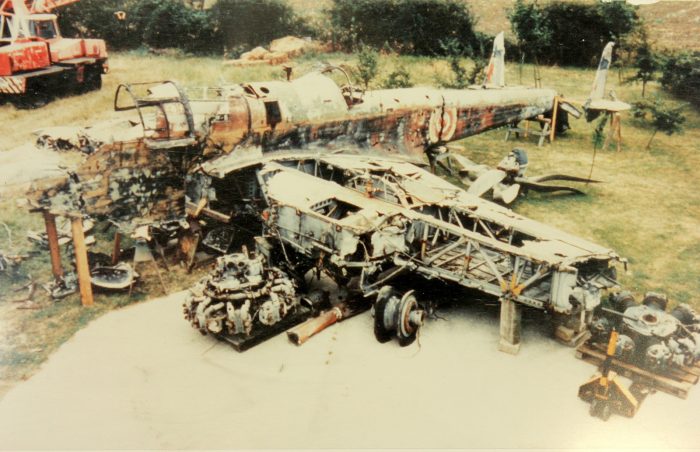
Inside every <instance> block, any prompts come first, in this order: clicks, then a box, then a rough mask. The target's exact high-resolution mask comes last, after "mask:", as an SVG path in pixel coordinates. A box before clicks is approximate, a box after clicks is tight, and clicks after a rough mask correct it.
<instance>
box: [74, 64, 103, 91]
mask: <svg viewBox="0 0 700 452" xmlns="http://www.w3.org/2000/svg"><path fill="white" fill-rule="evenodd" d="M100 89H102V67H101V66H85V72H84V73H83V83H82V85H81V86H80V89H79V91H80V92H82V93H87V92H90V91H98V90H100Z"/></svg>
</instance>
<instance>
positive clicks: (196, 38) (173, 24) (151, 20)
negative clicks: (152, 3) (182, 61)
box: [143, 0, 218, 53]
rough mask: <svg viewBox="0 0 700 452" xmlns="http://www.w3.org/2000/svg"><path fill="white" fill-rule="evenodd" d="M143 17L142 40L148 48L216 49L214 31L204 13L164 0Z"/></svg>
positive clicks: (192, 50)
mask: <svg viewBox="0 0 700 452" xmlns="http://www.w3.org/2000/svg"><path fill="white" fill-rule="evenodd" d="M146 17H147V21H146V26H145V28H144V30H145V31H144V34H143V41H144V43H146V44H147V45H149V46H151V47H154V48H157V49H163V48H173V47H174V48H178V49H182V50H185V51H186V52H192V53H207V52H211V51H214V50H217V47H218V46H217V45H215V44H214V43H215V40H214V28H213V27H212V26H211V23H210V21H209V17H208V14H207V13H206V12H203V11H197V10H193V9H191V8H188V7H186V6H184V5H183V4H181V3H177V2H175V1H172V0H166V1H163V2H161V4H160V6H158V7H157V8H156V9H155V10H153V12H152V13H151V14H149V15H147V16H146Z"/></svg>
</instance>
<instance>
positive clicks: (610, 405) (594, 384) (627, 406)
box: [578, 331, 649, 421]
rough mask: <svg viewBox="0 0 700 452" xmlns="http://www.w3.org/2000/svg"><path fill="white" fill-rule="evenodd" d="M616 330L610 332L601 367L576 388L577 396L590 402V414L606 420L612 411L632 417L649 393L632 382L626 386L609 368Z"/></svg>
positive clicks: (641, 386)
mask: <svg viewBox="0 0 700 452" xmlns="http://www.w3.org/2000/svg"><path fill="white" fill-rule="evenodd" d="M617 336H618V334H617V331H613V332H612V333H611V334H610V342H608V350H607V354H606V357H605V361H603V365H602V369H601V371H600V372H599V373H596V374H595V375H594V376H593V377H591V379H590V380H589V381H587V382H586V383H584V384H583V385H581V387H579V389H578V396H579V397H580V398H581V399H582V400H583V401H585V402H588V403H590V404H591V408H590V414H591V416H595V417H599V418H600V419H602V420H604V421H607V420H608V419H609V418H610V415H611V414H612V413H617V414H620V415H622V416H627V417H633V416H634V415H635V414H636V413H637V410H639V406H640V404H641V403H642V401H643V400H644V398H645V397H646V395H647V394H648V393H649V389H648V388H646V387H645V386H643V385H640V384H637V383H633V384H632V386H630V388H629V389H628V388H626V387H624V386H622V384H620V382H619V381H618V380H617V374H616V373H615V372H613V371H611V370H610V365H611V363H612V360H613V357H614V356H615V347H616V346H617Z"/></svg>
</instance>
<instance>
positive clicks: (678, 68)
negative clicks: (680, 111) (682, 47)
mask: <svg viewBox="0 0 700 452" xmlns="http://www.w3.org/2000/svg"><path fill="white" fill-rule="evenodd" d="M661 70H662V76H661V80H660V81H661V85H663V87H664V88H666V89H668V90H669V91H671V93H673V94H674V95H676V96H678V97H680V98H681V99H684V100H687V101H689V102H690V103H692V104H693V105H695V106H696V107H700V52H692V53H691V52H683V53H679V54H675V55H670V56H666V58H665V61H664V62H663V64H662V68H661Z"/></svg>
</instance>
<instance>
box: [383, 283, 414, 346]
mask: <svg viewBox="0 0 700 452" xmlns="http://www.w3.org/2000/svg"><path fill="white" fill-rule="evenodd" d="M413 292H414V291H413V290H409V291H408V292H406V293H404V294H403V295H401V293H400V292H398V291H397V290H396V289H394V288H393V287H391V286H384V287H382V288H381V289H380V290H379V293H378V294H377V301H376V302H375V304H374V336H375V337H376V338H377V340H378V341H379V342H382V343H384V342H388V341H390V340H391V339H392V337H396V338H397V339H398V340H399V344H400V345H401V346H402V347H405V346H407V345H410V344H411V343H413V341H415V340H416V337H417V335H418V330H419V329H420V327H421V326H422V325H423V321H424V320H425V315H426V314H425V311H424V310H423V309H421V308H420V307H419V306H418V300H416V297H415V295H414V294H413Z"/></svg>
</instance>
